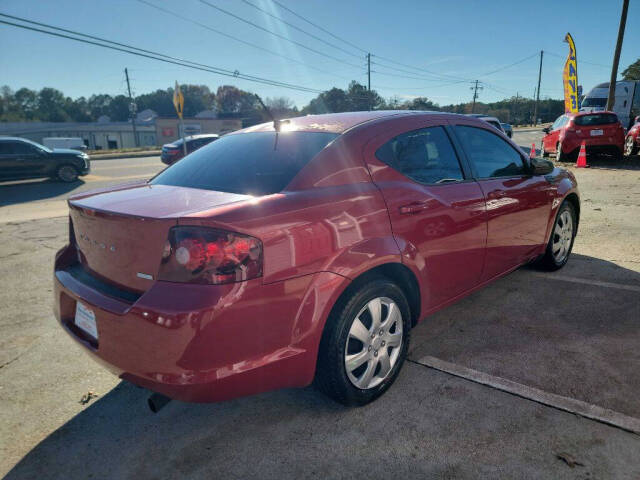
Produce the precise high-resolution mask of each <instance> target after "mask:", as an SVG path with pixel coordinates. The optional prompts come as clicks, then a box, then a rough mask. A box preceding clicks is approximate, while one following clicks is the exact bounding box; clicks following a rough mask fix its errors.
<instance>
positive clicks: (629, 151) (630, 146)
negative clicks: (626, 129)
mask: <svg viewBox="0 0 640 480" xmlns="http://www.w3.org/2000/svg"><path fill="white" fill-rule="evenodd" d="M636 153H638V146H637V145H636V142H635V140H634V139H633V137H632V136H631V135H629V136H628V137H627V139H626V140H625V142H624V154H625V155H626V156H627V157H630V156H631V155H635V154H636Z"/></svg>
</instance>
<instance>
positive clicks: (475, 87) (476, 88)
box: [470, 80, 482, 113]
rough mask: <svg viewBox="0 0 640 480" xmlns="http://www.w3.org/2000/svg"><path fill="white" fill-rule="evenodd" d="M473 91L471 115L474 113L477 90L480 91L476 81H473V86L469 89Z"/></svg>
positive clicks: (480, 88)
mask: <svg viewBox="0 0 640 480" xmlns="http://www.w3.org/2000/svg"><path fill="white" fill-rule="evenodd" d="M470 90H473V105H471V113H476V100H477V99H478V90H482V87H479V86H478V80H476V81H475V86H474V87H471V88H470Z"/></svg>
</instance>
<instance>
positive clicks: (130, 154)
mask: <svg viewBox="0 0 640 480" xmlns="http://www.w3.org/2000/svg"><path fill="white" fill-rule="evenodd" d="M161 153H162V151H161V150H148V151H144V152H123V153H103V154H95V155H89V158H90V159H91V160H119V159H122V158H140V157H156V156H158V157H159V156H160V154H161Z"/></svg>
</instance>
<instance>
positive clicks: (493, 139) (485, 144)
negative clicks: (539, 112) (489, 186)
mask: <svg viewBox="0 0 640 480" xmlns="http://www.w3.org/2000/svg"><path fill="white" fill-rule="evenodd" d="M455 130H456V134H457V135H458V137H459V138H460V141H461V142H462V146H463V147H464V150H465V152H466V153H467V156H468V157H469V158H470V159H471V162H472V163H473V165H474V166H475V169H476V174H477V176H478V178H493V177H512V176H517V175H525V174H526V170H525V168H524V163H523V161H522V156H521V155H520V153H518V152H517V151H516V150H515V149H514V148H513V147H512V146H511V145H510V144H508V143H507V142H506V141H505V140H503V139H502V138H500V137H499V136H498V135H496V134H494V133H491V132H489V131H488V130H484V129H482V128H476V127H468V126H466V125H456V126H455Z"/></svg>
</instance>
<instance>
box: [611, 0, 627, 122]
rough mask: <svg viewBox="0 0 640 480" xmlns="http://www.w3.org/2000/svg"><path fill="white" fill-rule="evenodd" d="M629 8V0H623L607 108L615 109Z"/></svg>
mask: <svg viewBox="0 0 640 480" xmlns="http://www.w3.org/2000/svg"><path fill="white" fill-rule="evenodd" d="M628 9H629V0H622V14H621V15H620V26H619V27H618V41H617V42H616V52H615V53H614V55H613V65H612V66H611V81H610V82H609V98H608V99H607V110H613V104H614V103H615V101H616V77H617V76H618V62H620V50H622V40H623V39H624V28H625V26H626V24H627V10H628Z"/></svg>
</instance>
